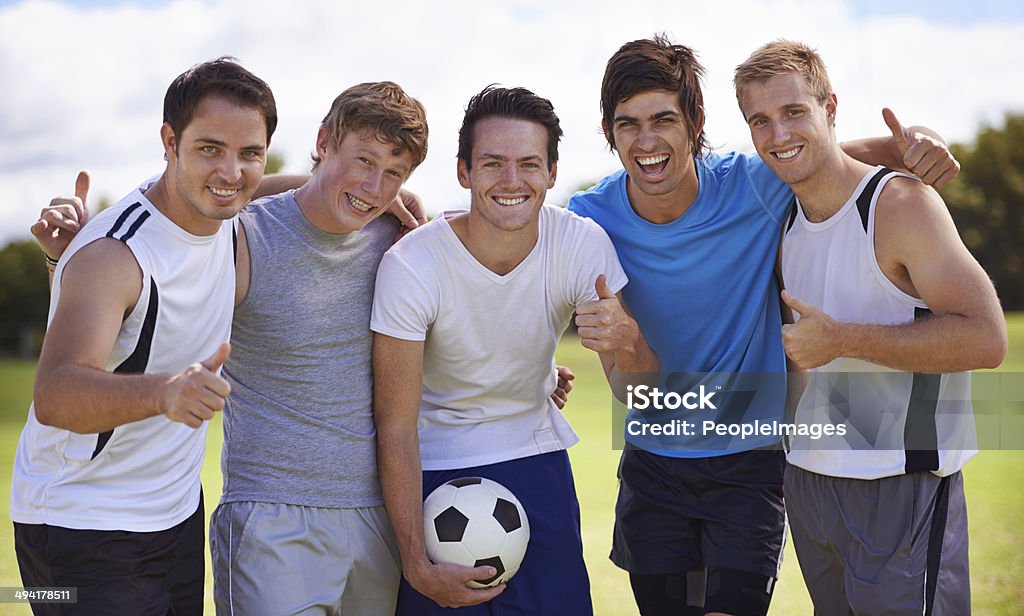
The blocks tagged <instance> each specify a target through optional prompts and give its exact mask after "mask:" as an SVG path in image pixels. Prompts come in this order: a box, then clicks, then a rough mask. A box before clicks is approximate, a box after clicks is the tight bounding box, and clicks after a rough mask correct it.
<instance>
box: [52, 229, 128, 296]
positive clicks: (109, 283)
mask: <svg viewBox="0 0 1024 616" xmlns="http://www.w3.org/2000/svg"><path fill="white" fill-rule="evenodd" d="M69 284H71V285H74V286H75V287H91V288H93V289H95V290H97V291H98V290H101V289H102V290H103V293H111V294H116V295H117V296H119V297H123V298H124V299H125V301H126V302H128V303H127V304H126V305H134V302H135V300H137V299H138V296H139V293H141V290H142V268H141V267H140V266H139V263H138V261H137V260H136V258H135V254H134V253H133V252H132V251H131V249H130V248H128V246H127V245H126V244H125V243H124V242H121V241H119V240H116V239H113V238H107V237H101V238H99V239H97V240H94V241H92V242H90V243H88V244H86V245H85V246H83V247H82V248H80V249H79V250H78V251H77V252H75V253H74V254H73V255H71V257H70V259H69V260H68V263H67V264H66V265H65V266H64V270H63V272H62V275H61V279H60V285H61V286H62V287H66V286H68V285H69Z"/></svg>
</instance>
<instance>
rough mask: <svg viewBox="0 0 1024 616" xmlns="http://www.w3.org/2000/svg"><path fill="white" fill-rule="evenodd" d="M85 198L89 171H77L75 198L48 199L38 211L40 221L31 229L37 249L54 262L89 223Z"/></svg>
mask: <svg viewBox="0 0 1024 616" xmlns="http://www.w3.org/2000/svg"><path fill="white" fill-rule="evenodd" d="M88 196H89V172H88V171H84V170H83V171H79V172H78V178H77V179H76V180H75V196H74V197H54V198H53V199H51V200H50V205H48V206H46V207H44V208H43V209H42V211H40V212H39V220H37V221H36V223H35V224H34V225H32V227H30V229H29V230H30V231H31V232H32V235H33V236H35V238H36V242H37V243H38V244H39V247H40V248H42V249H43V252H44V253H46V255H47V256H48V257H50V258H51V259H53V260H54V261H56V260H57V259H59V258H60V256H61V255H62V254H64V251H65V250H67V247H68V244H70V243H71V240H72V239H73V238H74V237H75V235H76V234H77V233H78V232H79V230H81V228H82V227H83V226H85V223H87V222H88V221H89V208H88V206H87V205H86V199H87V197H88Z"/></svg>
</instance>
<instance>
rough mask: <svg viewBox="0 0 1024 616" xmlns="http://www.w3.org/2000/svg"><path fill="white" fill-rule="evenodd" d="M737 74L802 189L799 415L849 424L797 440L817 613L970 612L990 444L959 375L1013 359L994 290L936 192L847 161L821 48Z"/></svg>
mask: <svg viewBox="0 0 1024 616" xmlns="http://www.w3.org/2000/svg"><path fill="white" fill-rule="evenodd" d="M735 85H736V94H737V98H738V100H739V104H740V109H741V111H742V112H743V115H744V118H745V119H746V121H747V123H748V125H749V127H750V134H751V138H752V139H753V142H754V145H755V147H756V149H757V152H758V154H759V155H760V156H761V158H762V159H764V161H765V162H766V163H767V164H768V165H769V166H770V167H771V168H772V169H773V170H774V171H775V172H776V174H778V176H779V177H780V178H781V179H782V180H783V181H785V182H786V183H787V184H788V185H789V186H790V187H791V188H792V189H793V192H794V193H795V194H796V196H797V200H798V207H797V208H796V211H795V212H794V215H793V217H792V218H791V220H790V221H789V224H788V225H787V229H786V231H785V234H784V237H783V244H782V277H783V281H784V283H785V286H786V289H787V290H786V291H783V292H782V300H783V301H784V302H785V304H786V305H787V306H788V307H789V308H790V309H792V311H793V313H794V319H795V320H796V322H795V323H793V324H789V325H784V326H783V346H784V347H785V350H786V354H787V356H788V358H789V360H790V363H791V366H792V367H793V368H794V369H796V370H800V371H802V370H810V371H811V373H810V375H809V384H808V386H807V388H806V389H805V390H804V392H803V396H802V398H801V400H800V403H799V404H798V406H797V410H796V415H795V423H796V424H797V425H798V426H799V425H800V424H802V423H805V424H811V423H817V424H819V425H821V424H832V425H834V426H839V425H842V426H843V427H844V428H843V429H844V430H846V435H845V437H843V438H839V437H837V438H834V439H831V441H830V442H828V443H826V441H829V439H819V440H811V439H803V440H801V439H799V438H794V439H793V440H792V441H791V442H790V451H789V453H788V459H789V468H788V469H787V471H786V477H785V481H786V484H785V489H786V508H787V512H788V514H789V519H790V521H791V524H792V533H793V540H794V546H795V547H796V551H797V556H798V558H799V561H800V566H801V570H802V572H803V575H804V580H805V581H806V583H807V586H808V589H809V591H810V593H811V598H812V600H813V601H814V605H815V613H816V614H826V615H827V614H843V615H845V614H848V613H865V614H867V613H882V612H883V611H884V612H885V613H886V614H921V613H926V614H967V613H969V612H970V580H969V574H968V563H967V520H966V507H965V502H964V495H963V481H962V477H961V474H960V469H961V468H962V467H963V465H964V464H965V463H966V461H967V459H969V458H970V457H971V455H973V454H974V453H975V452H974V447H975V444H974V439H973V423H972V420H971V418H970V390H969V375H966V374H948V373H958V372H963V371H966V370H972V369H975V368H991V367H995V366H997V365H999V363H1000V362H1001V361H1002V359H1003V356H1004V355H1005V353H1006V346H1007V338H1006V325H1005V322H1004V319H1003V315H1002V311H1001V309H1000V305H999V300H998V298H997V297H996V294H995V290H994V289H993V287H992V284H991V282H990V281H989V278H988V276H987V275H986V274H985V272H984V270H982V268H981V266H980V265H978V263H977V261H975V260H974V258H973V257H972V256H971V254H970V253H969V252H968V251H967V249H966V248H965V247H964V245H963V243H962V242H961V241H960V238H959V236H958V235H957V232H956V228H955V227H954V225H953V221H952V219H951V217H950V215H949V212H948V211H947V210H946V207H945V205H944V204H943V202H942V199H941V198H940V197H939V196H938V194H937V193H936V192H935V191H934V190H932V189H931V188H929V187H927V186H925V185H924V184H923V183H921V182H919V181H918V180H916V179H914V178H911V177H908V176H904V175H903V174H899V173H895V172H892V171H890V170H887V169H882V168H871V167H870V166H868V165H865V164H862V163H860V162H857V161H856V160H854V159H852V158H850V157H849V156H847V155H846V154H844V152H843V151H842V149H841V148H840V147H839V144H838V143H837V141H836V137H835V116H836V108H837V99H836V96H835V94H834V93H833V92H832V89H831V85H830V84H829V81H828V76H827V74H826V71H825V67H824V63H823V62H822V60H821V58H820V57H819V56H818V55H817V53H816V52H814V50H812V49H809V48H807V47H806V46H804V45H802V44H799V43H793V42H789V41H776V42H774V43H770V44H768V45H765V46H763V47H761V48H760V49H758V50H757V51H755V52H754V53H753V54H752V55H751V57H750V58H748V59H747V60H746V61H745V62H744V63H743V64H741V65H740V66H739V67H738V68H737V69H736V77H735ZM885 115H886V120H887V123H889V124H890V126H893V125H894V118H893V117H892V116H891V114H890V113H886V114H885ZM894 134H896V136H897V139H898V138H899V134H898V131H894ZM904 162H905V163H906V164H907V165H908V166H912V165H913V164H915V163H916V162H917V161H907V160H905V161H904ZM923 179H925V181H929V180H930V179H934V178H928V177H927V174H925V176H924V178H923Z"/></svg>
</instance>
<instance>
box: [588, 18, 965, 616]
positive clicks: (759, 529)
mask: <svg viewBox="0 0 1024 616" xmlns="http://www.w3.org/2000/svg"><path fill="white" fill-rule="evenodd" d="M703 72H704V69H703V67H702V66H701V65H700V64H699V63H698V62H697V60H696V58H695V57H694V55H693V52H692V51H691V50H690V49H689V48H687V47H684V46H681V45H673V44H672V43H670V42H669V41H668V40H667V39H665V38H663V37H661V36H657V37H655V38H653V39H646V40H639V41H634V42H631V43H627V44H626V45H624V46H623V47H622V48H621V49H619V51H618V52H616V53H615V55H614V56H612V58H611V59H610V60H609V61H608V65H607V68H606V72H605V76H604V81H603V83H602V88H601V104H602V111H603V121H602V126H603V129H604V133H605V136H606V137H607V139H608V143H609V145H610V147H611V148H612V149H613V150H615V151H617V152H618V154H619V157H620V159H621V161H622V164H623V167H624V169H623V170H621V171H618V172H616V173H614V174H612V175H610V176H608V177H607V178H605V179H604V180H602V181H601V182H599V183H598V184H597V185H596V186H595V187H593V188H592V189H590V190H588V191H586V192H584V193H580V194H577V195H575V196H573V197H572V198H571V199H570V201H569V209H571V210H573V211H575V212H576V213H578V214H580V215H583V216H587V217H590V218H593V219H594V220H595V221H597V222H598V223H599V224H600V225H601V226H602V227H603V228H604V229H605V231H607V233H608V235H609V236H610V237H611V240H612V242H613V244H614V245H615V248H616V251H617V252H618V256H619V259H620V261H621V263H622V266H623V268H624V269H625V271H626V274H627V276H628V277H629V283H628V284H627V285H626V286H625V288H623V290H622V291H621V298H622V299H623V300H624V304H625V305H626V307H627V308H628V310H629V312H628V313H626V312H624V311H623V310H622V309H621V308H619V306H618V302H615V301H612V300H611V298H607V299H602V300H599V301H597V302H592V303H590V304H588V305H586V306H583V307H581V308H580V309H579V310H578V317H577V325H578V326H579V331H580V336H581V338H582V343H583V345H584V346H585V347H587V348H591V349H594V350H597V351H600V352H602V361H603V363H604V369H605V373H606V375H607V376H608V379H609V382H610V383H611V384H612V387H613V390H614V391H615V392H616V396H617V397H619V398H620V399H623V400H626V401H627V402H629V401H632V402H633V404H628V406H630V407H631V408H630V409H629V410H630V414H629V415H628V417H627V424H626V447H625V451H623V455H622V462H621V465H620V471H619V475H620V479H621V482H620V490H619V497H618V502H617V503H616V520H615V532H614V539H613V546H612V554H611V558H612V560H613V562H615V564H616V565H618V566H620V567H622V568H623V569H626V570H627V571H629V573H630V584H631V586H632V588H633V593H634V597H635V598H636V601H637V605H638V606H639V608H640V611H641V613H642V614H644V615H645V616H647V615H651V614H669V613H672V614H679V613H680V610H681V609H682V606H684V605H686V604H687V583H686V579H687V573H688V572H694V571H703V572H705V573H706V584H705V586H706V587H705V588H704V589H699V590H698V589H691V592H690V594H691V595H704V596H705V601H704V603H705V604H704V610H706V612H707V613H726V614H764V613H766V612H767V609H768V604H769V602H770V600H771V594H772V589H773V586H774V582H775V579H776V578H777V576H778V568H779V563H780V556H781V552H782V547H783V541H784V535H785V513H784V509H783V501H782V475H783V467H784V463H785V461H784V456H783V452H782V451H781V449H780V448H779V447H778V444H779V437H778V436H777V435H776V433H775V432H773V430H772V429H771V428H772V426H773V425H774V424H775V423H776V422H779V421H781V420H782V419H783V411H784V407H785V396H786V388H785V372H786V360H785V355H784V353H783V350H782V343H781V333H780V330H781V324H782V317H781V314H780V305H779V300H778V297H779V286H778V284H777V281H776V278H775V276H774V274H773V269H774V264H775V261H776V255H777V252H778V245H779V239H780V234H781V230H782V225H783V222H784V221H785V220H786V217H787V216H788V214H789V211H790V209H791V207H792V205H791V204H792V201H793V195H792V193H791V192H790V190H789V189H788V188H787V187H786V185H785V184H784V183H783V182H782V181H781V180H779V179H778V178H777V177H776V176H775V174H774V173H773V172H772V171H771V170H770V169H769V168H768V167H767V166H766V165H765V164H764V163H763V162H762V161H761V160H760V159H759V158H758V157H757V156H753V155H745V154H737V153H728V154H724V155H720V154H716V153H711V152H709V151H708V148H707V143H706V139H705V135H704V132H703V127H704V107H703V98H702V95H701V88H700V78H701V76H702V75H703ZM892 128H893V130H894V131H896V130H900V131H903V130H904V129H902V127H896V126H894V127H892ZM906 132H907V133H908V134H909V135H911V136H912V138H911V140H910V143H909V148H908V147H906V146H904V147H902V149H901V148H900V147H899V146H897V140H895V139H888V138H885V139H869V140H863V141H859V142H854V143H851V144H847V145H846V146H844V148H845V149H846V150H847V152H848V153H850V154H851V155H853V156H855V157H858V158H864V159H865V161H867V162H871V163H876V164H885V165H887V166H891V167H898V168H910V169H911V170H912V171H914V172H915V173H917V174H918V175H920V176H922V177H924V176H925V175H926V174H928V175H934V174H931V173H929V171H933V169H932V167H933V166H935V165H938V166H939V167H948V166H955V165H956V163H955V161H953V160H952V158H951V157H950V156H949V155H948V152H946V151H945V148H944V146H942V145H941V144H939V143H938V142H937V141H934V140H932V139H930V138H929V137H927V136H925V135H922V134H918V133H915V132H913V131H912V130H908V131H906ZM900 143H902V141H900ZM604 297H605V295H602V298H604ZM652 385H653V386H655V387H658V388H660V389H661V392H662V394H663V395H662V397H660V398H659V397H653V396H650V395H645V396H642V397H641V396H640V395H639V394H640V393H641V392H644V393H646V394H651V393H653V389H652V388H651V386H652ZM642 388H646V389H642ZM673 396H675V397H673ZM638 401H640V402H642V403H643V404H639V403H638ZM680 402H683V404H682V405H680V404H679V403H680ZM659 403H660V404H659ZM673 403H674V404H673ZM644 407H646V408H644ZM638 409H643V411H644V412H642V413H641V412H639V411H638ZM691 409H692V410H691ZM683 422H687V423H688V424H689V426H688V427H686V424H684V423H683ZM681 426H682V427H681ZM673 428H674V429H673ZM694 590H698V591H697V592H694ZM689 598H690V599H691V600H693V599H695V597H694V596H691V597H689ZM701 613H703V612H701Z"/></svg>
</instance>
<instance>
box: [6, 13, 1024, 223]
mask: <svg viewBox="0 0 1024 616" xmlns="http://www.w3.org/2000/svg"><path fill="white" fill-rule="evenodd" d="M254 6H255V7H257V8H254ZM658 31H664V32H667V33H668V35H669V36H670V37H671V38H672V39H673V40H674V41H676V42H680V43H683V44H687V45H690V46H692V47H693V48H694V49H695V50H696V51H697V53H698V55H699V58H700V59H701V61H702V62H703V63H704V64H705V66H706V67H707V69H708V76H707V79H706V80H705V84H704V94H705V107H706V108H707V109H708V121H707V127H706V128H707V132H708V135H709V138H710V142H711V143H712V144H713V146H715V147H716V148H719V149H739V150H746V151H750V150H751V147H750V139H749V133H748V132H747V129H746V126H745V125H744V123H743V121H742V118H741V117H740V114H739V111H738V109H737V107H736V102H735V96H734V94H733V92H732V87H731V77H732V70H733V69H734V68H735V66H736V65H737V64H738V63H740V62H742V61H743V60H744V59H745V58H746V56H747V54H749V52H750V51H752V50H753V49H754V48H756V47H757V46H759V45H761V44H763V43H765V42H767V41H769V40H772V39H775V38H779V37H786V38H794V39H798V40H802V41H804V42H806V43H808V44H810V45H812V46H814V47H817V48H818V50H819V51H820V52H821V54H822V56H823V57H824V58H825V61H826V63H827V64H828V67H829V72H830V75H831V78H832V82H833V85H834V87H835V89H836V92H837V95H838V97H839V104H840V107H839V116H838V118H839V120H838V124H837V133H838V135H839V137H840V139H852V138H856V137H863V136H868V135H878V134H884V133H885V131H886V128H885V125H884V124H883V123H882V120H881V112H880V110H881V108H882V107H883V106H890V107H892V108H893V109H894V110H895V111H896V112H897V115H898V116H899V117H900V118H901V119H903V120H904V121H906V122H907V123H910V124H925V125H927V126H930V127H932V128H935V129H936V130H938V131H939V132H940V133H942V134H943V135H945V136H946V137H947V138H948V139H950V140H954V141H964V140H969V139H971V138H972V137H973V135H974V134H975V133H976V132H977V130H978V128H979V127H980V126H982V125H985V124H997V123H999V122H1000V121H1001V119H1002V117H1003V116H1004V114H1005V113H1006V112H1008V111H1018V112H1024V79H1020V76H1021V73H1022V69H1021V67H1022V66H1024V45H1022V44H1021V42H1020V41H1022V40H1024V3H1021V4H1018V3H1011V2H991V1H987V0H974V1H972V2H953V1H950V0H941V1H938V2H924V1H910V2H882V1H875V0H868V1H862V2H845V1H843V0H817V1H815V2H810V1H806V0H731V1H729V2H717V3H709V2H706V1H701V2H696V1H676V2H666V1H665V0H630V2H628V3H623V2H621V0H560V1H558V2H550V1H549V0H515V1H502V2H489V3H486V2H479V1H478V0H438V1H436V2H423V1H421V0H390V1H389V2H386V3H381V2H369V3H351V2H338V1H337V0H302V1H301V2H297V3H288V2H274V3H254V2H252V0H167V1H161V2H156V1H144V2H116V1H112V0H101V1H100V2H84V1H66V2H58V1H56V0H31V1H26V2H17V3H16V2H9V1H6V0H0V83H2V84H3V90H4V95H3V96H2V97H0V243H3V242H6V241H7V240H9V239H13V238H17V237H27V229H28V227H29V225H30V224H31V223H32V222H33V221H34V220H35V218H36V216H38V212H39V209H40V208H42V207H43V206H44V205H45V204H46V203H47V202H48V201H49V200H50V198H51V197H52V196H54V195H57V194H67V193H68V192H69V191H71V190H72V188H73V184H74V178H75V174H76V173H77V171H78V170H79V169H82V168H88V169H90V170H91V171H92V172H93V177H94V182H93V186H94V190H93V197H94V199H95V198H98V197H107V198H111V199H117V198H119V197H120V196H122V195H124V194H126V193H127V192H129V191H130V189H132V188H133V187H134V186H135V185H137V184H138V183H139V182H140V181H142V180H143V179H145V178H147V177H149V176H151V175H154V174H156V173H159V172H160V171H161V170H162V166H163V161H162V158H161V150H160V149H159V140H158V130H159V125H160V110H161V101H162V97H163V92H164V90H165V89H166V87H167V84H168V83H170V81H171V80H172V79H173V78H174V77H175V76H176V75H177V74H179V73H180V72H181V71H183V70H184V69H186V68H188V67H189V66H190V65H192V64H194V63H196V62H200V61H203V60H206V59H209V58H212V57H216V56H220V55H225V54H226V55H233V56H235V57H237V58H239V59H240V60H241V62H242V63H243V64H244V65H246V66H247V67H248V68H250V69H251V70H253V71H254V72H255V73H256V74H258V75H260V76H261V77H263V78H264V79H266V80H267V81H268V82H269V83H270V85H271V86H272V87H273V89H274V92H275V94H276V96H277V100H278V107H279V113H280V120H281V121H280V124H279V128H278V133H277V134H276V135H275V137H274V143H273V144H272V146H271V149H272V151H275V152H277V153H278V154H281V155H282V156H283V157H284V158H285V161H286V170H288V171H293V172H305V171H307V170H308V163H309V152H310V150H311V149H312V146H313V140H314V137H315V133H316V127H317V125H318V123H319V120H320V119H321V118H322V117H323V115H324V113H325V111H326V110H327V108H328V106H329V105H330V102H331V100H332V99H333V98H334V96H336V95H337V94H338V92H340V91H341V90H343V89H344V88H345V87H348V86H350V85H352V84H355V83H359V82H361V81H378V80H383V79H390V80H394V81H397V82H398V83H400V84H402V86H403V87H405V88H406V89H407V90H408V91H409V92H410V93H411V94H412V95H413V96H416V97H417V98H419V99H420V100H421V101H422V102H423V103H424V105H425V106H426V108H427V111H428V118H429V122H430V126H431V137H430V153H429V154H428V157H427V161H426V162H425V163H424V164H423V165H422V166H421V167H420V168H419V169H418V170H417V171H416V173H415V174H414V175H413V177H412V178H411V180H410V181H409V183H408V187H409V188H410V189H411V190H414V191H416V192H418V193H420V194H421V196H422V197H423V198H424V201H425V202H426V203H427V206H428V208H429V209H430V210H431V211H434V212H436V211H440V210H442V209H448V208H452V207H464V206H466V205H467V204H468V195H467V193H466V191H464V190H463V189H462V188H461V187H459V185H458V183H457V181H456V176H455V162H454V157H455V150H456V133H457V130H458V126H459V123H460V120H461V111H462V109H463V106H464V105H465V102H466V100H467V99H468V98H469V97H470V96H471V95H472V94H474V93H476V92H477V91H479V90H480V88H482V87H483V86H484V85H487V84H489V83H495V82H496V83H501V84H503V85H508V86H517V85H522V86H526V87H528V88H530V89H532V90H534V91H536V92H537V93H538V94H541V95H543V96H546V97H548V98H550V99H551V100H552V102H554V104H555V108H556V110H557V111H558V113H559V116H560V117H561V119H562V125H563V129H564V130H565V139H564V140H563V142H562V145H561V150H560V154H561V157H560V161H559V176H558V183H557V184H556V186H555V188H554V189H553V190H552V191H550V192H549V199H550V200H551V201H553V202H561V201H564V200H565V198H566V197H568V195H569V194H571V193H572V192H573V190H574V189H576V188H577V187H579V186H580V185H581V184H584V183H587V182H592V181H594V180H596V179H599V178H600V177H602V176H603V175H606V174H607V173H610V172H612V171H614V170H616V169H617V168H619V163H618V161H617V159H616V158H615V157H614V156H613V155H612V154H610V153H609V152H608V151H607V148H606V147H605V145H604V142H603V139H602V137H601V135H600V132H599V126H600V116H599V112H598V98H599V87H600V80H601V75H602V73H603V69H604V62H605V61H606V60H607V58H608V57H609V56H610V55H611V54H612V53H613V52H614V51H615V50H616V49H617V48H618V47H619V46H620V45H621V44H622V43H624V42H626V41H629V40H633V39H636V38H642V37H648V36H650V35H651V34H653V33H654V32H658ZM94 202H95V200H94Z"/></svg>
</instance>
